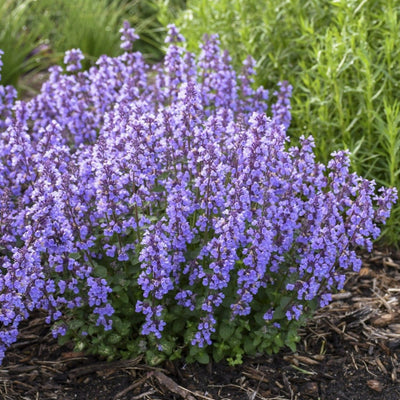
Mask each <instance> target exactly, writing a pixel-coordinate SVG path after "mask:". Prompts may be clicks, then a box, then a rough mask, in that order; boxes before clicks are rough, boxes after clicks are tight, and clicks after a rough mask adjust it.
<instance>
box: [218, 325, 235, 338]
mask: <svg viewBox="0 0 400 400" xmlns="http://www.w3.org/2000/svg"><path fill="white" fill-rule="evenodd" d="M234 331H235V328H234V327H233V326H232V325H229V324H228V323H222V324H221V326H220V327H219V330H218V333H219V336H221V338H222V339H223V340H227V339H229V338H230V337H231V336H232V335H233V332H234Z"/></svg>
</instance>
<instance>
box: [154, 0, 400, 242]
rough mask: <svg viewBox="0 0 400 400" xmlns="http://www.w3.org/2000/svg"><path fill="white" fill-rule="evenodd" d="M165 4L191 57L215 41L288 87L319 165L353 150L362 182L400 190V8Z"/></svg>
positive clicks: (369, 2) (394, 229) (295, 126)
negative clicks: (202, 43)
mask: <svg viewBox="0 0 400 400" xmlns="http://www.w3.org/2000/svg"><path fill="white" fill-rule="evenodd" d="M159 4H160V20H161V21H163V23H169V22H171V21H174V23H176V24H177V25H178V26H180V28H181V30H182V33H183V34H184V35H185V37H186V38H187V41H188V48H189V49H190V50H191V51H195V49H196V44H197V42H198V40H199V39H200V38H201V37H202V35H203V34H204V33H210V32H211V33H212V32H216V33H218V34H219V35H220V39H221V42H222V46H223V47H224V48H226V49H228V50H229V53H230V54H231V56H232V58H233V62H234V65H235V66H236V68H240V64H241V62H242V61H243V60H244V59H245V58H246V57H247V55H248V54H250V55H252V56H253V57H254V58H255V59H256V60H257V70H258V73H257V77H256V82H257V84H262V85H264V86H266V87H269V86H271V85H272V84H273V83H274V82H276V81H278V80H282V79H287V80H289V82H290V83H291V84H292V85H293V87H294V92H293V101H292V107H293V108H292V117H293V118H292V123H291V127H290V129H289V135H290V136H291V137H292V138H296V139H298V138H299V137H300V136H301V135H302V134H306V135H308V134H312V135H313V137H314V138H315V141H316V154H317V157H318V159H320V160H322V161H323V162H327V160H328V159H329V155H330V153H331V152H332V151H333V150H337V149H339V148H348V149H349V150H350V151H351V153H352V156H351V159H352V166H353V168H354V169H355V170H356V171H357V172H358V173H360V174H362V175H363V176H365V177H367V178H370V179H375V180H376V181H377V182H379V183H381V184H385V185H395V186H397V187H399V183H400V181H399V179H400V174H399V165H400V152H399V146H400V134H399V129H398V125H397V124H398V119H399V113H398V112H399V107H398V95H397V92H398V85H399V82H400V76H399V74H400V72H399V71H400V66H399V50H398V47H397V46H396V43H398V41H399V35H400V33H399V32H400V25H399V19H398V16H399V11H400V5H399V3H398V2H396V1H391V0H390V1H381V0H352V1H342V0H323V1H317V0H294V1H293V0H286V1H285V0H284V1H279V2H276V1H264V2H259V1H257V0H249V1H246V2H243V1H240V0H234V1H227V0H217V1H210V0H202V1H191V0H189V1H187V4H186V7H187V8H186V9H185V10H183V11H182V10H181V12H180V13H178V14H176V11H175V13H174V15H172V16H171V15H169V2H168V1H160V2H159ZM176 15H178V16H176ZM399 233H400V208H399V206H396V207H395V209H394V211H393V213H392V217H391V219H390V221H389V222H388V225H387V227H386V229H385V231H384V239H385V241H386V242H387V243H392V244H396V243H398V237H399Z"/></svg>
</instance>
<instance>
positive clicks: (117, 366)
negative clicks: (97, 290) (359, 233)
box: [0, 250, 400, 400]
mask: <svg viewBox="0 0 400 400" xmlns="http://www.w3.org/2000/svg"><path fill="white" fill-rule="evenodd" d="M300 334H301V338H302V339H301V343H300V344H299V346H298V350H297V352H295V353H293V352H290V351H288V350H287V351H281V352H280V353H279V354H277V355H273V356H260V357H257V358H248V359H246V360H245V361H244V363H243V365H240V366H236V367H230V366H228V365H227V364H224V363H219V364H209V365H206V366H205V365H198V364H190V365H186V364H185V363H183V362H178V363H171V362H167V363H165V364H164V365H162V368H152V367H149V366H147V365H145V364H144V363H143V361H141V359H140V358H137V359H134V360H124V361H116V362H111V363H106V362H104V361H101V360H97V359H95V358H93V357H89V356H86V355H85V354H82V353H76V352H73V351H72V349H71V347H68V346H63V347H60V346H58V345H57V342H56V341H55V340H54V339H53V338H52V336H51V333H50V332H49V329H48V327H47V326H46V325H45V324H44V322H43V318H41V317H40V316H37V317H33V318H31V319H30V320H29V321H28V323H27V324H26V325H25V327H24V328H23V329H22V330H21V332H20V336H19V340H18V342H17V343H15V344H14V345H13V346H12V347H11V348H10V349H9V351H8V352H7V355H6V359H5V360H4V362H3V365H2V366H0V399H2V400H3V399H4V400H51V399H54V400H136V399H144V400H146V399H148V400H156V399H159V400H164V399H170V400H172V399H176V400H178V399H185V400H243V399H249V400H303V399H304V400H307V399H311V400H312V399H315V400H318V399H321V400H348V399H351V400H375V399H382V400H398V399H400V361H399V358H400V253H399V252H395V251H392V252H390V251H389V250H383V251H382V250H381V251H378V250H376V251H374V252H373V254H372V255H366V256H364V257H363V267H362V269H361V272H360V273H359V274H355V273H351V272H349V273H348V277H347V282H346V285H345V289H344V290H343V291H342V292H340V293H337V294H335V295H334V301H333V302H332V303H331V304H330V305H329V306H328V307H325V308H324V309H321V310H319V311H318V312H317V313H316V314H315V316H314V317H313V318H312V320H310V321H309V323H308V325H307V326H306V327H304V329H303V330H302V331H301V332H300Z"/></svg>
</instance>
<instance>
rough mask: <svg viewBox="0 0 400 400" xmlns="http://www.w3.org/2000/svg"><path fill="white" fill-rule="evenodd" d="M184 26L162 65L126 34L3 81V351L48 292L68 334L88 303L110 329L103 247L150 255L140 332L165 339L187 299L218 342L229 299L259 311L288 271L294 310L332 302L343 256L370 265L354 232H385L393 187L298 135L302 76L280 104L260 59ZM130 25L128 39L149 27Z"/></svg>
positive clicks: (52, 311) (202, 337)
mask: <svg viewBox="0 0 400 400" xmlns="http://www.w3.org/2000/svg"><path fill="white" fill-rule="evenodd" d="M169 29H170V31H169V35H168V37H167V39H166V43H168V44H169V47H168V50H167V53H166V56H165V60H164V62H163V64H161V65H157V66H149V65H147V64H146V63H145V61H144V59H143V57H142V55H141V54H140V53H135V52H133V53H131V52H127V53H124V54H123V55H122V56H120V57H116V58H110V57H107V56H102V57H100V59H99V60H98V62H97V65H96V66H94V67H92V68H91V69H90V70H89V71H85V72H80V71H79V70H80V61H81V60H82V58H83V56H82V53H81V52H80V51H79V50H71V51H70V52H67V54H66V57H65V63H66V64H67V67H66V69H67V71H68V72H70V73H68V74H64V73H63V71H62V69H61V68H60V67H53V68H52V69H51V71H50V77H49V80H48V81H47V82H46V83H45V84H44V85H43V87H42V90H41V92H40V93H39V94H38V95H37V96H36V97H35V98H33V99H32V100H30V101H28V102H22V101H17V102H15V101H14V100H15V94H14V92H13V91H12V89H4V88H2V87H1V86H0V101H1V103H0V106H1V107H2V108H0V124H1V125H0V160H1V162H0V229H1V236H0V258H1V274H0V321H1V322H0V359H2V358H3V356H4V351H5V349H6V348H7V347H8V346H9V345H10V344H11V343H13V342H15V340H16V337H17V334H18V326H19V324H20V322H21V321H22V320H23V319H26V318H27V317H28V316H29V314H30V312H31V311H33V310H34V309H43V310H46V311H47V312H48V318H47V321H48V322H49V323H50V322H52V321H55V322H56V323H55V331H54V332H55V334H63V333H64V332H65V329H66V328H67V326H66V325H65V323H64V316H65V315H68V310H70V309H74V308H76V307H81V306H82V305H87V306H89V307H90V308H91V310H92V313H93V315H92V317H90V318H92V321H93V323H94V324H97V325H102V326H104V328H105V329H106V330H107V329H111V323H112V315H113V312H114V309H113V305H112V304H110V301H109V297H110V293H111V292H112V285H111V284H110V283H109V282H108V281H107V277H99V276H98V274H96V272H95V271H96V268H97V266H98V265H107V266H108V267H109V266H110V265H111V267H112V268H114V269H115V270H119V271H124V270H126V269H129V268H130V269H132V268H136V269H137V271H136V275H135V273H133V274H131V276H134V275H135V276H136V277H137V284H138V287H139V289H138V290H137V293H133V294H131V295H132V298H134V299H135V301H134V302H133V303H132V304H131V306H132V309H134V310H135V312H136V313H137V315H138V316H139V315H140V316H141V317H142V318H143V321H144V322H143V324H142V327H141V333H142V334H143V335H154V337H156V338H158V339H160V338H161V337H162V332H163V330H164V329H165V326H166V322H165V316H166V315H167V314H168V312H169V307H171V306H172V305H178V306H180V307H182V308H183V309H185V310H188V311H190V312H192V314H193V317H195V318H197V323H198V325H197V330H196V332H195V333H194V334H193V337H192V338H191V343H192V344H193V345H197V346H199V347H203V346H205V345H207V344H211V343H212V335H213V334H214V333H215V331H216V326H217V324H218V318H217V310H218V309H219V308H220V307H221V305H222V304H223V303H227V304H228V307H229V308H230V312H231V318H232V319H234V318H241V317H243V316H247V315H249V314H250V313H251V312H252V302H253V300H254V298H255V297H256V296H257V295H258V294H259V293H260V292H262V291H268V290H271V288H274V287H275V290H276V289H277V288H276V285H277V282H283V284H284V286H283V287H280V288H279V289H280V290H281V291H282V293H286V294H287V295H288V296H291V298H292V302H290V303H289V304H288V306H287V308H286V309H285V317H286V318H287V320H289V321H290V320H292V319H294V320H297V319H299V318H300V316H301V314H302V313H303V311H304V308H306V306H307V303H308V302H310V301H311V300H313V299H318V300H319V302H320V305H321V306H323V305H326V304H328V303H329V301H330V294H331V292H332V291H333V290H335V289H341V288H342V287H343V284H344V271H345V270H346V269H349V268H351V269H353V270H358V269H359V268H360V260H359V259H358V257H357V255H356V252H355V251H356V249H357V248H358V247H360V246H362V247H365V248H367V249H368V250H371V246H372V240H373V239H376V238H377V237H378V235H379V233H380V231H379V228H378V227H377V225H376V224H377V223H383V222H385V220H386V218H387V217H388V215H389V212H390V208H391V206H392V204H393V203H394V201H395V200H396V191H395V190H394V189H380V192H379V193H378V194H375V184H374V182H370V181H367V180H365V179H363V178H361V177H358V176H357V175H356V174H354V173H351V172H350V167H349V156H348V154H347V153H346V152H344V151H343V152H337V153H334V154H333V155H332V160H331V161H330V162H329V164H328V165H327V166H325V165H322V164H320V163H318V162H316V160H315V157H314V154H313V146H314V143H313V139H312V138H311V137H309V138H304V137H303V138H301V143H300V145H299V146H298V147H290V148H288V145H287V143H288V141H289V140H288V137H287V135H286V130H287V128H288V126H289V123H290V103H289V97H290V94H291V90H292V88H291V86H290V85H289V84H288V83H287V82H282V83H281V84H280V85H279V89H278V91H277V92H276V93H275V95H276V97H277V101H276V102H275V103H274V104H273V105H272V107H271V109H272V117H267V115H266V111H267V108H268V91H267V90H265V89H263V88H258V89H254V88H253V78H252V76H253V75H254V67H255V63H254V60H252V59H251V58H248V59H246V60H245V62H244V65H243V70H242V72H241V73H240V74H236V72H235V71H234V70H233V68H232V66H231V64H230V59H229V55H228V54H227V53H226V52H221V51H220V48H219V41H218V37H217V36H210V37H206V38H205V40H204V43H203V45H202V47H201V53H200V55H199V57H198V59H196V57H195V56H194V55H193V54H191V53H189V52H187V51H186V50H185V49H184V47H183V45H182V43H183V42H184V38H183V37H182V36H181V35H180V34H179V32H178V30H177V29H176V28H175V27H174V26H170V27H169ZM121 33H122V40H123V46H124V48H126V49H128V48H130V46H131V44H132V42H133V41H134V40H135V39H136V35H135V33H134V30H133V29H132V28H130V27H129V25H128V24H124V27H123V29H122V30H121ZM135 260H136V261H135ZM102 263H103V264H102ZM232 288H233V289H234V290H233V291H232ZM228 289H229V290H228ZM228 293H234V295H233V296H232V294H230V295H229V297H227V296H228V295H227V294H228ZM278 306H279V304H276V303H274V302H273V301H271V302H270V303H269V304H268V305H267V307H266V309H265V310H264V312H265V315H264V320H265V324H266V325H267V326H268V324H269V323H273V324H274V326H279V322H278V318H276V317H275V316H274V312H275V309H276V308H277V307H278Z"/></svg>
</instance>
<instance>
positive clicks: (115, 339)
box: [108, 333, 122, 344]
mask: <svg viewBox="0 0 400 400" xmlns="http://www.w3.org/2000/svg"><path fill="white" fill-rule="evenodd" d="M121 339H122V337H121V335H118V334H117V333H112V334H111V335H110V336H109V337H108V342H109V343H110V344H117V343H119V342H120V341H121Z"/></svg>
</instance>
